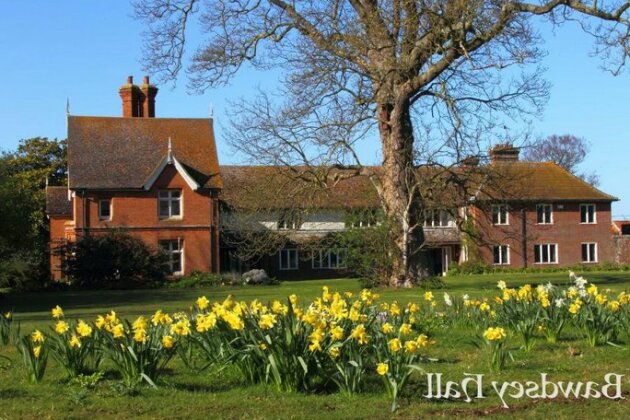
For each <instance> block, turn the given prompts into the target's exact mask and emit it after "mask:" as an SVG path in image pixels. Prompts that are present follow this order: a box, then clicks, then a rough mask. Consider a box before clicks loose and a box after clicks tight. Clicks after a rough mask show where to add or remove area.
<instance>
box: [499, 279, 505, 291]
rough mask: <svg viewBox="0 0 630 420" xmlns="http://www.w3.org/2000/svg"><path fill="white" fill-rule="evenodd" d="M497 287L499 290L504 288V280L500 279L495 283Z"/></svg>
mask: <svg viewBox="0 0 630 420" xmlns="http://www.w3.org/2000/svg"><path fill="white" fill-rule="evenodd" d="M497 287H498V288H499V289H501V290H504V289H505V288H506V287H507V284H505V282H504V281H503V280H500V281H499V282H498V283H497Z"/></svg>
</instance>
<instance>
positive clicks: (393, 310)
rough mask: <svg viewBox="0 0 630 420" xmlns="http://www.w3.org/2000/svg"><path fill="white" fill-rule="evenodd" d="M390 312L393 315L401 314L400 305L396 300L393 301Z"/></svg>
mask: <svg viewBox="0 0 630 420" xmlns="http://www.w3.org/2000/svg"><path fill="white" fill-rule="evenodd" d="M389 313H390V314H392V316H398V315H400V307H399V306H398V304H397V303H396V302H394V303H392V304H391V306H390V307H389Z"/></svg>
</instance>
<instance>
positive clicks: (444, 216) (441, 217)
mask: <svg viewBox="0 0 630 420" xmlns="http://www.w3.org/2000/svg"><path fill="white" fill-rule="evenodd" d="M452 225H453V217H452V216H451V214H450V213H449V212H448V211H446V210H425V211H424V227H450V226H452Z"/></svg>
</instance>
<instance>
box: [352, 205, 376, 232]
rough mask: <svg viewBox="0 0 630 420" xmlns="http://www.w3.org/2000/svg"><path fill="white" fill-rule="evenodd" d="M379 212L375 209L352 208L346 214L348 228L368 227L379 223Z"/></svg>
mask: <svg viewBox="0 0 630 420" xmlns="http://www.w3.org/2000/svg"><path fill="white" fill-rule="evenodd" d="M377 221H378V214H377V211H376V210H375V209H364V210H352V211H349V212H348V213H347V214H346V228H355V229H357V228H368V227H374V226H376V225H377V223H378V222H377Z"/></svg>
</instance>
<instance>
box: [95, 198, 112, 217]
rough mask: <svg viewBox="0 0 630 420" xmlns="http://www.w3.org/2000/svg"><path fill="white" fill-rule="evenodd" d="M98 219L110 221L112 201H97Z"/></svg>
mask: <svg viewBox="0 0 630 420" xmlns="http://www.w3.org/2000/svg"><path fill="white" fill-rule="evenodd" d="M98 219H99V220H111V219H112V200H98Z"/></svg>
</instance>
